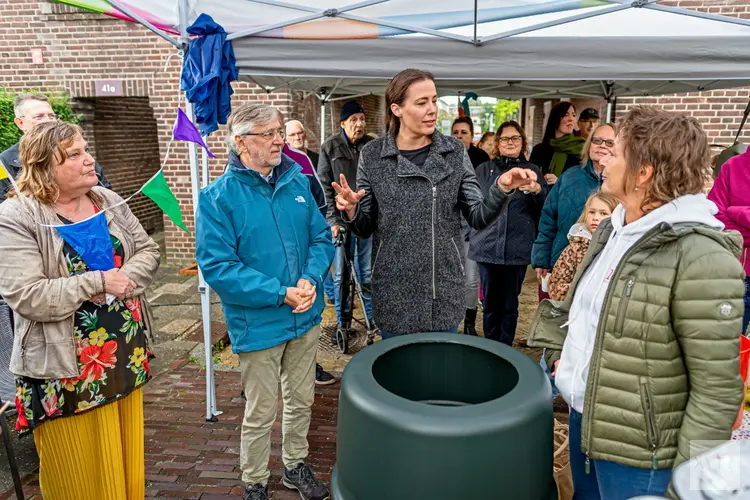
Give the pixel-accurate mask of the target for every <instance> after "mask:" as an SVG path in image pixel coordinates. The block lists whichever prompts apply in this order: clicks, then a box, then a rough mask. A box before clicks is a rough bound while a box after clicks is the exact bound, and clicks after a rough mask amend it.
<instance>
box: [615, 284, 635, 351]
mask: <svg viewBox="0 0 750 500" xmlns="http://www.w3.org/2000/svg"><path fill="white" fill-rule="evenodd" d="M634 285H635V278H628V282H627V283H626V284H625V295H623V296H622V297H620V304H619V305H618V306H617V317H616V318H615V337H617V338H620V337H622V329H623V327H624V326H625V310H626V309H627V307H628V303H629V302H630V296H631V295H632V294H633V286H634Z"/></svg>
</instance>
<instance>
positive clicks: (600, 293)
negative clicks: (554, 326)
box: [555, 194, 724, 413]
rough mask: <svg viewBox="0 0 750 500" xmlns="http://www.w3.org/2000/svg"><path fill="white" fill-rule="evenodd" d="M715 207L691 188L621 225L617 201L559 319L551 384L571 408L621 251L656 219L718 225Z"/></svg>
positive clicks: (580, 398) (578, 404) (580, 395)
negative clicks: (608, 227)
mask: <svg viewBox="0 0 750 500" xmlns="http://www.w3.org/2000/svg"><path fill="white" fill-rule="evenodd" d="M717 212H718V209H717V208H716V205H715V204H714V203H713V202H712V201H709V200H708V198H706V196H705V195H704V194H691V195H685V196H681V197H680V198H677V199H676V200H674V201H673V202H671V203H668V204H666V205H663V206H661V207H659V208H657V209H656V210H654V211H653V212H650V213H649V214H648V215H645V216H644V217H642V218H640V219H638V220H637V221H635V222H633V223H631V224H628V225H627V226H626V225H625V209H624V208H623V206H622V205H618V206H617V207H616V208H615V210H614V212H613V213H612V234H611V235H610V237H609V241H607V244H606V246H605V247H604V248H603V249H602V251H601V253H599V255H598V256H597V257H596V259H594V261H593V262H592V263H591V265H590V266H589V268H588V269H587V270H586V273H585V274H584V275H583V276H582V277H581V280H580V282H579V283H578V286H577V288H576V295H575V297H574V298H573V303H572V304H571V306H570V314H569V319H568V322H567V323H566V324H565V325H564V327H565V326H567V328H568V335H567V337H566V339H565V343H564V344H563V349H562V354H561V356H560V364H559V365H558V367H557V373H556V374H555V385H556V386H557V388H558V390H559V391H560V394H561V395H562V397H563V399H565V401H566V402H567V403H568V405H569V406H570V407H571V408H573V409H574V410H575V411H577V412H579V413H583V409H584V408H583V403H584V397H585V394H586V382H587V380H588V376H589V365H590V363H591V355H592V353H593V351H594V343H595V340H596V331H597V327H598V325H599V319H600V316H601V312H602V306H603V303H604V296H605V294H606V292H607V287H608V286H609V280H610V278H611V277H612V275H614V273H615V269H616V268H617V266H618V264H619V263H620V260H622V257H623V256H624V255H625V253H626V252H627V251H628V250H629V249H630V247H632V246H633V245H634V244H635V243H636V242H637V241H638V240H639V239H640V238H641V237H643V235H644V234H646V233H647V232H648V231H649V230H650V229H652V228H653V227H654V226H656V225H657V224H659V223H661V222H666V223H668V224H677V223H686V222H692V223H699V224H703V225H706V226H709V227H711V228H714V229H717V230H720V231H721V230H723V229H724V224H722V223H721V222H720V221H719V220H718V219H716V218H715V217H714V215H715V214H716V213H717Z"/></svg>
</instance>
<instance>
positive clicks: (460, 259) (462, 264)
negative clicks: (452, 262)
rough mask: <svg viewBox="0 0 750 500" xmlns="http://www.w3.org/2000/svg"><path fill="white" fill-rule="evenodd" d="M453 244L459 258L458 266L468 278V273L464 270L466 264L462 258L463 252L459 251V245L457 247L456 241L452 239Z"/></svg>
mask: <svg viewBox="0 0 750 500" xmlns="http://www.w3.org/2000/svg"><path fill="white" fill-rule="evenodd" d="M451 243H453V248H455V249H456V255H457V256H458V265H459V267H461V272H462V273H463V274H464V276H466V271H465V270H464V263H463V259H462V258H461V252H459V251H458V245H456V240H455V239H453V238H451Z"/></svg>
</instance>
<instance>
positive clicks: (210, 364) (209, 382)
mask: <svg viewBox="0 0 750 500" xmlns="http://www.w3.org/2000/svg"><path fill="white" fill-rule="evenodd" d="M203 141H204V142H205V143H206V144H208V136H207V135H205V136H203ZM201 151H202V155H201V167H202V168H201V189H203V188H204V187H206V186H208V183H209V181H210V177H209V171H208V152H207V151H206V150H205V149H204V148H201ZM201 285H202V286H201ZM198 287H199V289H200V290H201V316H202V317H203V343H204V345H206V346H208V348H206V349H205V351H206V399H207V400H209V401H210V405H206V407H207V409H208V411H206V420H209V421H211V422H216V420H217V419H216V417H217V416H219V415H221V414H222V413H223V412H221V411H219V410H217V409H216V382H215V380H214V359H213V340H212V338H211V288H210V287H209V286H208V284H207V283H206V280H205V279H203V273H202V272H201V270H200V269H198ZM207 320H208V321H207Z"/></svg>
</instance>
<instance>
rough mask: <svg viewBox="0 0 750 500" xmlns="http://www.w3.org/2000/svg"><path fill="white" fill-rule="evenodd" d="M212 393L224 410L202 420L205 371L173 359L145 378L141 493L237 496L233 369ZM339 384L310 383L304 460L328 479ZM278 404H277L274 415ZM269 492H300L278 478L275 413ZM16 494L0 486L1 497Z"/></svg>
mask: <svg viewBox="0 0 750 500" xmlns="http://www.w3.org/2000/svg"><path fill="white" fill-rule="evenodd" d="M216 387H217V389H216V398H217V405H218V406H219V409H220V410H222V411H224V414H223V415H221V416H220V417H219V422H216V423H212V422H206V421H205V413H204V412H205V405H204V403H203V401H204V400H205V399H204V396H205V379H204V372H203V371H202V370H201V369H200V368H198V367H197V366H196V365H195V364H193V363H185V362H179V363H176V364H175V365H174V366H173V369H171V370H169V371H168V372H167V373H164V374H162V375H160V376H158V377H156V378H155V379H154V380H152V381H151V382H150V383H149V384H148V385H147V386H146V389H145V391H146V395H145V398H144V399H145V414H146V430H145V433H146V480H147V485H148V487H147V489H146V499H152V498H176V499H192V500H222V499H227V500H228V499H237V498H241V495H242V492H243V486H242V481H240V475H241V472H240V469H239V446H240V423H241V419H242V413H243V409H244V400H243V399H242V398H241V397H240V375H239V373H238V372H224V371H217V372H216ZM338 390H339V385H338V384H336V385H333V386H328V387H323V388H320V387H316V394H315V404H314V406H313V420H312V425H311V427H310V433H309V437H308V439H309V442H310V460H309V461H310V464H311V466H312V467H313V469H314V470H315V471H316V472H319V473H321V474H320V477H321V478H322V479H324V480H325V481H329V480H330V473H331V469H332V468H333V464H334V461H335V456H336V408H337V405H338ZM280 417H281V412H279V418H280ZM271 440H272V447H271V481H270V482H269V489H270V490H271V499H273V500H292V499H299V495H297V494H296V493H293V492H290V491H288V490H286V489H285V488H284V487H283V486H281V483H280V480H281V473H282V470H283V465H282V463H281V421H280V420H279V421H277V422H276V424H275V425H274V430H273V434H272V437H271ZM24 492H25V494H26V496H27V498H29V499H31V500H40V499H41V498H42V496H41V494H40V492H39V485H38V481H37V476H36V475H34V476H32V477H30V478H29V480H28V481H27V483H26V486H25V487H24ZM8 498H11V499H14V498H15V495H12V494H10V493H6V494H4V495H2V496H0V499H2V500H5V499H8Z"/></svg>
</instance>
